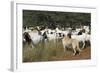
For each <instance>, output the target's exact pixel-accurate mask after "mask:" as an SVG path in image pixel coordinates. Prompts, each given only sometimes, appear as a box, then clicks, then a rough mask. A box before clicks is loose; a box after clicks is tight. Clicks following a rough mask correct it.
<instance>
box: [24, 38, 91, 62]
mask: <svg viewBox="0 0 100 73" xmlns="http://www.w3.org/2000/svg"><path fill="white" fill-rule="evenodd" d="M72 53H73V51H72V50H67V51H66V52H65V53H64V51H63V46H62V43H61V40H59V41H57V43H54V42H53V41H50V42H48V43H45V45H44V44H43V43H39V44H38V45H36V47H35V48H32V47H31V46H29V45H24V47H23V62H40V61H59V60H81V59H90V58H91V49H90V47H89V48H86V49H84V50H83V51H82V52H81V53H80V55H75V56H72Z"/></svg>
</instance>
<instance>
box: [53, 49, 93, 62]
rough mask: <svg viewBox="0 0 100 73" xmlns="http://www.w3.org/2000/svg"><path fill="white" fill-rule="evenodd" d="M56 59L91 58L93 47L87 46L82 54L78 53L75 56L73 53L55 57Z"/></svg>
mask: <svg viewBox="0 0 100 73" xmlns="http://www.w3.org/2000/svg"><path fill="white" fill-rule="evenodd" d="M53 59H54V60H58V61H59V60H86V59H91V48H90V47H88V48H85V49H83V50H82V51H81V52H80V54H77V55H75V56H73V55H65V56H63V57H59V58H57V57H56V58H55V57H54V58H53Z"/></svg>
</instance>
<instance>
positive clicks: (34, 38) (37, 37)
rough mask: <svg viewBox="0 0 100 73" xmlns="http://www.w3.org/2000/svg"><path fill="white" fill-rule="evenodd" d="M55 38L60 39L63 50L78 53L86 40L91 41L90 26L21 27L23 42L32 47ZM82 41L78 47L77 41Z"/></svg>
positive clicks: (55, 39)
mask: <svg viewBox="0 0 100 73" xmlns="http://www.w3.org/2000/svg"><path fill="white" fill-rule="evenodd" d="M57 40H61V42H62V45H63V49H64V52H66V49H67V48H70V47H71V49H72V50H73V55H75V54H76V52H77V51H78V52H79V53H80V52H81V51H82V49H84V47H85V45H86V41H89V43H90V42H91V38H90V27H89V26H82V27H80V28H75V29H72V28H69V27H67V28H66V29H64V30H63V29H60V28H58V27H56V28H55V29H50V28H44V29H41V27H39V26H36V28H35V29H30V28H27V27H25V28H24V29H23V44H24V43H27V44H31V45H32V47H35V45H36V44H38V43H40V42H43V43H47V42H49V41H53V42H54V43H56V42H57ZM80 42H82V47H81V48H80V46H79V43H80Z"/></svg>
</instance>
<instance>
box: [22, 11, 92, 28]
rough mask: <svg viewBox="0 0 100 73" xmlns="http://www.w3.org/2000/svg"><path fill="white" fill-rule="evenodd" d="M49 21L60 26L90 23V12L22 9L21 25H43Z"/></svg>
mask: <svg viewBox="0 0 100 73" xmlns="http://www.w3.org/2000/svg"><path fill="white" fill-rule="evenodd" d="M51 23H52V24H55V25H56V24H57V25H59V26H61V27H65V26H69V27H77V26H80V25H90V23H91V14H90V13H77V12H53V11H35V10H23V26H27V27H30V26H33V27H35V26H37V25H38V26H41V25H43V26H45V25H49V24H51Z"/></svg>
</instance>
